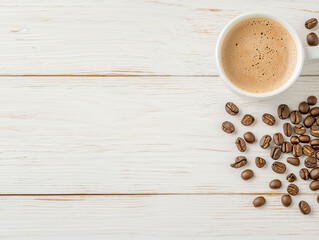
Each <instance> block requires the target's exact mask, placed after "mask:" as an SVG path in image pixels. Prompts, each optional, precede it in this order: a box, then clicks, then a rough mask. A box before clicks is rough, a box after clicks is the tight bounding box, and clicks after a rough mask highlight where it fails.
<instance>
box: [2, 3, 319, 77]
mask: <svg viewBox="0 0 319 240" xmlns="http://www.w3.org/2000/svg"><path fill="white" fill-rule="evenodd" d="M0 6H1V8H0V20H1V31H0V38H1V45H2V46H3V48H2V49H1V56H0V61H1V66H0V75H1V74H2V75H7V74H9V75H39V74H40V75H47V74H49V75H61V74H62V75H63V74H64V75H74V74H75V75H79V74H80V75H83V74H84V75H86V74H91V75H216V74H217V71H216V66H215V60H214V52H215V44H216V40H217V37H218V34H219V32H220V31H221V30H222V28H223V27H224V26H225V25H226V23H227V22H228V21H230V20H231V19H232V18H234V17H235V16H237V15H239V14H241V13H245V12H249V11H258V10H259V11H268V12H271V13H273V14H278V15H280V16H281V17H283V18H284V19H286V20H287V21H288V22H290V23H291V24H292V25H293V26H294V27H295V28H296V30H297V32H298V33H299V35H300V37H301V39H302V41H303V43H304V44H306V41H305V38H306V35H307V34H308V33H309V30H307V29H306V28H305V27H304V22H305V21H306V20H307V19H308V18H310V17H318V12H319V8H318V4H317V2H316V1H314V0H307V1H305V0H298V1H288V0H286V1H277V0H271V1H266V2H263V1H251V0H242V1H227V0H226V1H210V0H198V1H190V0H187V1H186V0H183V1H176V0H174V1H173V0H158V1H153V0H136V1H129V0H126V1H124V0H120V1H118V0H113V1H99V0H91V1H84V0H57V1H54V2H52V1H43V0H34V1H32V3H30V1H16V0H13V1H2V2H1V3H0ZM315 31H317V29H315ZM318 69H319V65H318V63H317V64H315V63H312V64H307V65H306V67H305V69H304V70H303V74H319V70H318Z"/></svg>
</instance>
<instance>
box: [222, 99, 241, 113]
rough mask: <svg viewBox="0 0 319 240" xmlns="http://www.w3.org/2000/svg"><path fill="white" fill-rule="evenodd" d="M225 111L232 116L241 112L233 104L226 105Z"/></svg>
mask: <svg viewBox="0 0 319 240" xmlns="http://www.w3.org/2000/svg"><path fill="white" fill-rule="evenodd" d="M225 110H226V112H227V113H228V114H230V115H237V114H238V112H239V109H238V107H237V106H236V105H235V104H234V103H232V102H228V103H226V105H225Z"/></svg>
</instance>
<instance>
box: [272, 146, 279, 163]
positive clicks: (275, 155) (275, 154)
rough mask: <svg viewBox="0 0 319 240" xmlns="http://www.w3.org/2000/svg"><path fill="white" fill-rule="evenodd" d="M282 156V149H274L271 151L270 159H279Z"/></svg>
mask: <svg viewBox="0 0 319 240" xmlns="http://www.w3.org/2000/svg"><path fill="white" fill-rule="evenodd" d="M280 156H281V147H273V148H272V149H271V151H270V157H271V158H272V159H274V160H277V159H279V158H280Z"/></svg>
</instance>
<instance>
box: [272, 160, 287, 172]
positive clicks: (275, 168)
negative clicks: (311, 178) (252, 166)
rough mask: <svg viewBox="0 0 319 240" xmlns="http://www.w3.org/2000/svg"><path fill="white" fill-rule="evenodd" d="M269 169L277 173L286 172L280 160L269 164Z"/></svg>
mask: <svg viewBox="0 0 319 240" xmlns="http://www.w3.org/2000/svg"><path fill="white" fill-rule="evenodd" d="M271 169H272V170H273V171H274V172H275V173H279V174H282V173H285V172H286V165H285V164H284V163H282V162H278V161H276V162H274V163H273V164H272V165H271Z"/></svg>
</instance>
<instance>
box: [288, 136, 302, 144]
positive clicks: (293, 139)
mask: <svg viewBox="0 0 319 240" xmlns="http://www.w3.org/2000/svg"><path fill="white" fill-rule="evenodd" d="M290 142H291V144H298V143H299V142H300V140H299V138H298V137H297V136H292V137H291V138H290Z"/></svg>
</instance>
